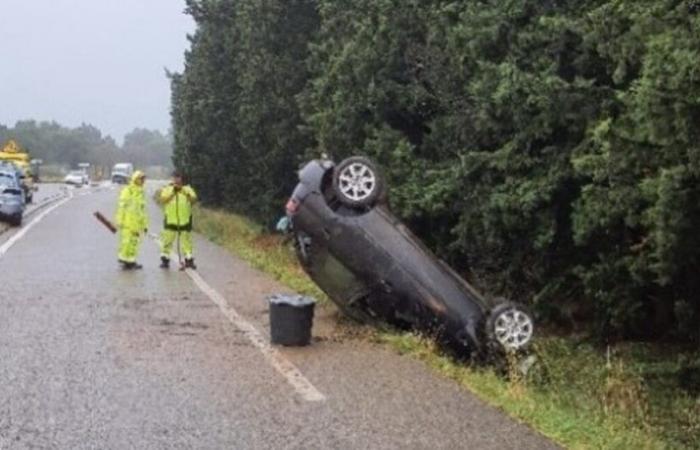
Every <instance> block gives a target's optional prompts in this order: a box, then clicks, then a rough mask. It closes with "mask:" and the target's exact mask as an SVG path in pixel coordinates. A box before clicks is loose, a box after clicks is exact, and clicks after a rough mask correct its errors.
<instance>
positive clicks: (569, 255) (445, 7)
mask: <svg viewBox="0 0 700 450" xmlns="http://www.w3.org/2000/svg"><path fill="white" fill-rule="evenodd" d="M188 11H189V13H190V14H191V15H192V16H193V17H194V19H195V21H196V22H197V31H196V32H195V34H194V35H193V37H192V39H191V49H190V50H189V51H188V52H187V58H186V67H185V70H184V72H183V73H181V74H172V86H173V111H172V112H173V123H174V131H175V163H176V165H178V166H179V167H181V168H182V169H184V170H185V171H187V172H188V173H189V174H190V176H191V177H192V181H193V182H194V184H195V185H196V186H197V187H198V189H199V190H200V192H201V194H202V196H203V198H204V200H205V202H206V203H208V204H210V205H215V206H223V207H226V208H228V209H231V210H235V211H237V212H240V213H244V214H246V215H249V216H251V217H254V218H255V219H257V220H259V221H261V222H263V223H272V222H273V221H274V219H275V217H276V216H277V215H279V214H280V212H281V206H282V205H283V202H284V199H285V197H286V195H288V193H289V191H290V189H291V188H292V187H293V185H294V182H295V176H296V175H295V171H296V168H297V166H298V164H300V163H301V162H303V161H304V159H305V158H308V157H311V156H315V155H318V154H320V153H321V152H326V153H328V154H330V155H332V156H333V157H334V158H336V159H340V158H343V157H345V156H348V155H351V154H358V153H359V154H365V155H368V156H370V157H372V158H374V159H375V160H377V161H378V162H379V163H380V164H381V166H382V167H383V168H384V171H385V175H386V177H387V178H388V180H389V184H390V186H391V202H392V205H393V207H394V210H395V211H396V212H397V213H398V214H399V215H400V216H401V217H402V218H403V219H405V220H406V221H407V222H408V223H409V225H410V226H411V227H412V228H413V229H414V230H415V231H416V232H417V233H418V234H419V235H420V236H421V237H422V238H423V239H425V241H426V242H427V243H428V244H429V245H430V246H431V247H432V248H433V249H435V250H436V251H437V252H438V253H439V254H440V255H441V256H442V257H444V258H445V259H447V260H448V261H449V262H450V263H451V264H452V265H454V266H455V267H457V268H458V269H459V270H460V271H462V272H463V273H465V274H468V275H469V277H470V278H472V280H473V281H475V282H477V283H478V284H482V285H483V286H484V287H486V286H487V287H488V290H489V291H491V292H493V293H494V294H499V295H507V296H509V297H511V298H514V299H516V300H520V301H525V302H528V303H530V304H532V305H533V306H534V308H535V309H536V311H538V312H539V313H540V315H541V317H542V318H543V319H545V320H549V321H551V322H552V323H556V324H559V325H562V326H566V327H575V326H579V325H582V324H583V325H586V326H588V327H592V328H589V329H592V330H594V331H595V332H596V335H597V336H601V337H604V338H611V339H612V338H626V337H651V338H668V337H672V338H676V339H681V340H688V341H692V340H697V339H698V333H699V332H698V330H700V301H699V300H698V295H697V294H696V293H697V292H700V286H698V281H696V280H700V277H697V276H696V274H697V273H698V269H699V268H700V267H699V261H698V256H699V254H700V251H699V249H700V245H699V244H700V243H699V242H698V238H697V237H696V236H698V233H697V232H696V229H697V228H698V225H700V192H699V191H698V189H699V188H698V186H699V184H698V177H699V175H700V65H699V64H698V61H699V60H700V55H699V52H700V18H699V17H700V16H698V13H699V12H700V2H698V1H697V0H688V1H671V0H608V1H604V0H595V1H594V0H588V1H586V0H571V1H567V2H561V1H554V0H548V1H542V0H530V1H526V0H483V1H475V0H473V1H438V0H236V1H234V0H190V1H188Z"/></svg>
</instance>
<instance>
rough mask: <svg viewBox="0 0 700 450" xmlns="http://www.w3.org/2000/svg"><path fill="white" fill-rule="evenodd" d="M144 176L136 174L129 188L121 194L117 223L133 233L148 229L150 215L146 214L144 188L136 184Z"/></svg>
mask: <svg viewBox="0 0 700 450" xmlns="http://www.w3.org/2000/svg"><path fill="white" fill-rule="evenodd" d="M142 175H143V174H142V173H141V172H139V171H136V172H134V174H133V175H132V177H131V181H130V183H129V185H128V186H126V187H124V188H123V189H122V191H121V193H120V194H119V206H118V207H117V215H116V217H115V222H116V224H117V226H119V227H120V228H124V229H127V230H131V231H144V230H145V229H147V228H148V215H147V214H146V197H145V195H144V192H143V186H138V185H137V184H136V179H137V178H138V177H139V176H142Z"/></svg>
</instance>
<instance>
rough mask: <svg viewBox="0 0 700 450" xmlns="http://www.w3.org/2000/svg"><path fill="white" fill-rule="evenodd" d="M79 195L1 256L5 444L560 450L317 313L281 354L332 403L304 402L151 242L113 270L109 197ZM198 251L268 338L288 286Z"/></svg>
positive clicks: (0, 391)
mask: <svg viewBox="0 0 700 450" xmlns="http://www.w3.org/2000/svg"><path fill="white" fill-rule="evenodd" d="M74 193H76V194H78V195H77V196H75V197H73V198H72V199H71V200H69V201H68V202H67V203H66V204H64V205H62V206H60V207H58V208H57V209H56V210H54V211H52V212H50V213H49V214H48V215H47V216H46V217H45V218H44V219H43V220H42V221H41V222H40V223H38V224H37V225H36V226H35V227H34V228H33V229H31V230H30V231H29V232H28V233H27V234H26V236H24V237H23V238H22V239H20V240H18V241H17V242H16V243H15V245H14V246H13V247H12V248H10V249H9V250H8V251H7V253H5V254H4V255H3V256H0V274H2V275H0V277H1V278H0V449H15V448H17V449H24V448H27V449H29V448H51V449H54V448H60V449H131V448H134V449H161V448H162V449H173V448H182V449H189V448H197V449H200V448H201V449H224V448H226V449H234V448H235V449H245V448H261V449H267V448H270V449H272V448H285V449H286V448H294V449H309V448H319V449H326V448H343V449H344V448H362V449H365V448H381V449H384V448H388V449H392V448H397V449H398V448H421V449H442V448H444V449H456V448H471V449H509V448H518V449H543V448H555V446H554V445H553V444H552V443H550V442H549V441H547V440H546V439H544V438H542V437H540V436H538V435H537V434H535V433H534V432H532V431H530V430H529V429H528V428H526V427H524V426H522V425H519V424H516V423H515V422H514V421H513V420H511V419H509V418H507V417H505V416H504V415H503V414H502V413H500V412H498V411H496V410H494V409H493V408H490V407H488V406H485V405H484V404H483V403H482V402H481V401H479V400H477V399H476V398H475V397H474V396H472V395H471V394H469V393H468V392H465V391H463V390H461V389H459V388H458V387H457V386H456V385H455V384H454V383H452V382H450V381H448V380H443V379H440V378H439V377H436V376H435V375H434V374H432V373H431V372H430V371H428V369H426V368H425V367H424V366H423V365H422V364H420V363H418V362H416V361H413V360H411V359H410V358H406V357H401V356H399V355H396V354H395V353H393V352H391V351H388V350H387V349H385V348H383V347H381V346H378V345H374V344H371V343H369V342H365V341H363V340H358V339H352V338H350V337H346V336H345V334H344V333H345V332H344V329H343V328H342V327H341V326H340V325H338V327H337V328H335V325H333V321H331V320H330V319H328V318H326V317H323V315H321V316H320V317H319V319H318V327H317V328H315V330H314V333H315V335H316V336H317V338H316V339H315V341H314V343H313V345H312V346H310V347H306V348H302V349H282V350H281V354H282V355H283V357H284V358H285V359H286V360H288V361H289V362H291V363H293V364H294V365H295V366H296V367H297V368H298V369H299V370H300V371H301V373H302V374H303V376H304V377H305V378H306V379H308V381H309V382H310V383H312V384H313V386H314V387H315V388H316V389H318V391H320V392H321V393H323V395H324V396H325V398H326V399H325V400H324V401H320V402H309V401H305V400H304V399H303V398H302V396H300V395H299V393H298V392H296V391H295V390H294V389H293V388H292V386H291V385H290V384H289V383H288V382H287V381H286V380H285V379H284V378H283V377H282V376H281V375H280V373H279V372H278V371H276V370H275V369H274V368H273V367H272V365H271V364H270V363H269V361H268V360H267V359H266V358H265V357H264V356H263V354H262V353H261V351H260V350H259V349H258V348H257V347H255V346H254V345H252V344H251V342H250V340H248V339H247V338H246V335H245V334H244V333H242V332H241V330H240V329H238V328H236V327H235V326H234V325H233V324H232V323H231V321H230V320H229V318H227V317H226V316H225V315H224V314H222V310H221V309H220V308H219V307H218V306H217V305H215V304H214V303H213V302H212V301H211V299H210V298H208V297H207V296H206V295H205V294H204V293H203V292H202V291H201V290H200V289H199V288H198V287H197V286H196V285H195V284H194V283H193V281H192V279H191V278H190V277H188V276H187V274H185V273H183V272H178V271H163V270H161V269H159V268H158V267H157V264H158V261H157V259H158V254H157V250H156V247H155V245H154V244H153V243H152V242H145V243H144V245H143V246H142V258H141V260H142V262H143V263H144V265H145V267H144V270H142V271H138V272H123V271H120V270H119V269H118V267H117V262H116V239H115V238H114V236H113V235H111V234H110V233H109V232H107V231H106V229H104V228H103V227H102V225H100V224H99V223H98V222H97V221H95V219H94V218H93V217H92V212H93V211H95V210H101V211H103V212H105V213H107V215H108V216H111V215H112V214H113V210H114V206H115V201H116V196H117V191H116V190H111V189H110V188H93V189H90V190H82V191H81V190H75V191H74ZM151 212H152V214H151V217H152V221H151V228H152V229H153V230H154V231H158V230H159V229H160V226H159V222H160V216H159V213H158V211H157V210H156V209H155V208H152V211H151ZM11 234H12V233H5V234H3V235H1V236H0V245H2V243H3V241H7V239H9V238H10V236H11ZM196 245H197V247H196V254H197V259H198V265H199V273H200V274H201V275H202V277H203V278H204V280H206V282H207V283H209V285H211V286H212V287H213V288H214V289H216V290H217V291H218V292H219V293H220V294H221V296H222V297H223V298H224V299H225V300H226V301H227V302H228V303H230V305H231V306H232V307H233V308H235V309H236V310H237V311H238V313H240V315H241V317H242V318H243V319H245V320H247V321H249V322H250V323H252V324H253V325H254V326H255V327H256V329H258V330H259V331H260V333H262V334H263V335H264V336H265V337H267V331H266V326H267V309H266V308H267V307H266V305H265V302H264V301H263V298H264V296H265V295H266V294H269V293H273V292H280V291H285V289H284V288H282V287H281V286H279V285H278V284H276V283H275V282H274V281H271V280H270V279H269V278H267V277H266V276H264V275H262V274H260V273H259V272H256V271H254V270H252V269H250V268H249V267H248V266H246V265H245V264H244V263H242V262H241V261H240V260H238V259H236V258H234V257H232V256H230V255H229V254H227V253H226V252H225V251H223V250H222V249H220V248H218V247H216V246H214V245H212V244H210V243H207V242H204V241H202V240H201V239H198V240H197V242H196Z"/></svg>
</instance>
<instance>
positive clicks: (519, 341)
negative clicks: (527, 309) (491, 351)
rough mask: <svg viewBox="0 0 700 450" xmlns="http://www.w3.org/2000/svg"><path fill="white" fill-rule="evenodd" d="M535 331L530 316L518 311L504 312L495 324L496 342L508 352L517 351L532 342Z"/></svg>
mask: <svg viewBox="0 0 700 450" xmlns="http://www.w3.org/2000/svg"><path fill="white" fill-rule="evenodd" d="M533 329H534V327H533V324H532V319H531V318H530V316H528V315H527V314H525V313H524V312H522V311H518V310H517V309H509V310H507V311H503V312H502V313H501V314H499V315H498V317H497V318H496V320H495V322H494V333H495V336H496V340H497V341H498V342H499V343H500V344H501V345H502V346H503V347H505V348H506V349H508V350H517V349H519V348H522V347H523V346H525V345H526V344H527V343H528V342H530V339H531V338H532V332H533Z"/></svg>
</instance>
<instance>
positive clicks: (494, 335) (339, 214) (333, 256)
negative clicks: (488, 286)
mask: <svg viewBox="0 0 700 450" xmlns="http://www.w3.org/2000/svg"><path fill="white" fill-rule="evenodd" d="M385 199H386V187H385V186H384V180H383V179H382V176H381V174H380V172H379V170H378V169H377V167H376V166H375V165H374V164H373V163H372V162H371V161H369V160H368V159H366V158H362V157H352V158H348V159H346V160H344V161H342V162H341V163H340V164H337V165H336V164H335V163H334V162H332V161H329V160H314V161H311V162H309V163H308V164H306V165H305V166H304V167H303V168H302V169H301V170H300V172H299V184H298V185H297V187H296V189H295V190H294V192H293V194H292V196H291V198H290V199H289V201H288V203H287V206H286V210H287V216H288V217H289V219H290V222H291V227H292V232H293V233H294V238H295V247H296V250H297V256H298V258H299V261H300V262H301V265H302V267H303V268H304V270H305V271H306V272H307V273H308V274H309V275H310V277H311V278H312V279H313V280H314V282H315V283H316V284H318V285H319V287H321V289H322V290H323V291H324V292H326V294H328V296H329V297H330V298H331V299H332V300H333V301H334V302H335V303H336V304H337V305H338V307H339V308H340V309H341V310H342V311H344V312H345V313H346V314H348V315H349V316H352V317H354V318H356V319H359V320H361V321H365V322H376V321H384V322H389V323H391V324H394V325H397V326H399V327H405V328H414V329H419V330H423V331H427V332H429V333H431V334H433V335H435V336H436V337H437V339H438V340H439V342H441V343H443V344H446V345H447V346H448V347H450V348H452V349H454V350H456V351H457V353H458V354H460V355H463V356H469V357H478V356H486V355H491V354H493V353H494V351H495V352H500V353H502V352H503V351H504V350H505V351H520V350H522V349H524V348H525V347H526V346H527V345H528V344H529V342H530V340H531V338H532V336H533V332H534V323H533V319H532V317H531V316H530V314H529V313H528V312H527V311H526V309H524V308H523V307H522V306H520V305H518V304H515V303H511V302H506V301H494V300H489V299H487V298H486V297H484V296H483V295H481V294H480V293H479V292H477V290H476V289H475V288H474V287H472V286H471V285H470V284H469V283H468V282H466V281H465V280H464V279H462V278H461V277H459V276H458V275H457V274H456V273H455V272H454V271H453V270H452V269H451V268H450V267H449V266H448V265H447V264H445V263H444V262H443V261H441V260H440V259H438V258H437V257H436V256H435V255H434V254H433V253H431V252H430V250H428V249H427V248H426V247H425V246H424V245H423V244H422V243H421V242H420V240H419V239H418V238H417V237H416V236H414V235H413V234H412V233H411V232H410V231H409V230H408V228H406V226H405V225H403V224H402V223H401V222H400V221H399V220H398V219H397V218H396V217H395V216H394V215H393V214H392V213H391V212H390V210H389V208H388V206H387V205H386V201H385Z"/></svg>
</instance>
